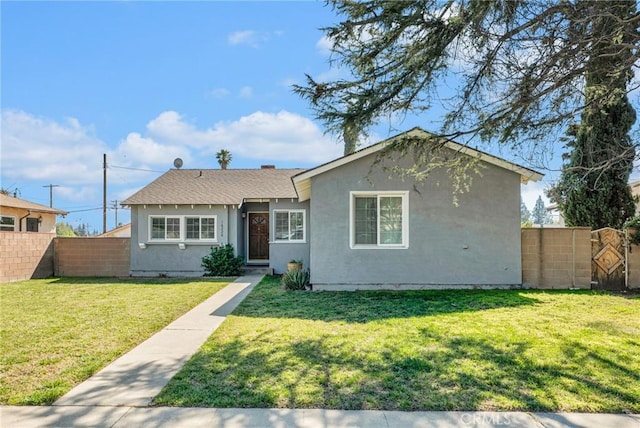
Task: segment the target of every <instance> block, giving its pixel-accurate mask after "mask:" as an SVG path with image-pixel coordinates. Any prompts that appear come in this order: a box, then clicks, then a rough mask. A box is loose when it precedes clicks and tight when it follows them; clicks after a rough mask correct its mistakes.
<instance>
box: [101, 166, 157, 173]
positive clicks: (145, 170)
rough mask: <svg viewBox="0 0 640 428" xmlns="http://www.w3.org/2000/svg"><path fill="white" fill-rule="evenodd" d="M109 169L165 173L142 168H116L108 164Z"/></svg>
mask: <svg viewBox="0 0 640 428" xmlns="http://www.w3.org/2000/svg"><path fill="white" fill-rule="evenodd" d="M109 168H117V169H129V170H131V171H144V172H160V173H162V172H166V171H157V170H155V169H143V168H130V167H128V166H117V165H111V164H109Z"/></svg>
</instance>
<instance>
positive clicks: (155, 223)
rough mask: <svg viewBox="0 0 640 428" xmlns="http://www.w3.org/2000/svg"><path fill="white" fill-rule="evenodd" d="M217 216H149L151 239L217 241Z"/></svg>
mask: <svg viewBox="0 0 640 428" xmlns="http://www.w3.org/2000/svg"><path fill="white" fill-rule="evenodd" d="M216 224H217V222H216V216H155V215H152V216H149V239H150V240H151V241H185V240H186V241H212V242H214V241H216V239H217V234H216Z"/></svg>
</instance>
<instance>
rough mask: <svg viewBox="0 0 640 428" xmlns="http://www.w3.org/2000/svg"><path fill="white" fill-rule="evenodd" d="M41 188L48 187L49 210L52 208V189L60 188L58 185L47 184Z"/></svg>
mask: <svg viewBox="0 0 640 428" xmlns="http://www.w3.org/2000/svg"><path fill="white" fill-rule="evenodd" d="M42 187H48V188H49V208H53V188H54V187H60V185H59V184H47V185H46V186H42ZM14 197H15V196H14Z"/></svg>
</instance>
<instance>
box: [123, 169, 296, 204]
mask: <svg viewBox="0 0 640 428" xmlns="http://www.w3.org/2000/svg"><path fill="white" fill-rule="evenodd" d="M301 171H303V170H302V169H276V168H261V169H171V170H169V171H167V172H166V173H164V174H163V175H161V176H160V177H158V178H157V179H156V180H154V181H153V182H152V183H150V184H149V185H147V186H145V187H144V188H142V189H141V190H139V191H138V192H137V193H135V194H134V195H132V196H130V197H129V198H127V199H126V200H125V201H124V202H122V205H146V204H181V205H182V204H194V205H206V204H216V205H234V204H237V205H240V204H242V203H243V202H244V201H245V200H252V199H271V198H283V199H286V198H297V197H298V194H297V193H296V190H295V188H294V187H293V183H292V181H291V177H293V176H294V175H296V174H298V173H300V172H301Z"/></svg>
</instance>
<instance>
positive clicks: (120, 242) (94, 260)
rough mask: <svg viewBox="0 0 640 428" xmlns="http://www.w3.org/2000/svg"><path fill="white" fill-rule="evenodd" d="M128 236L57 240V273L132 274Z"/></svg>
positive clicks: (78, 274)
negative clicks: (130, 272) (130, 271)
mask: <svg viewBox="0 0 640 428" xmlns="http://www.w3.org/2000/svg"><path fill="white" fill-rule="evenodd" d="M129 241H130V239H129V238H98V237H90V238H89V237H83V238H63V237H58V238H56V240H55V275H56V276H111V277H114V276H129V251H130V250H129V248H130V247H129Z"/></svg>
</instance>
